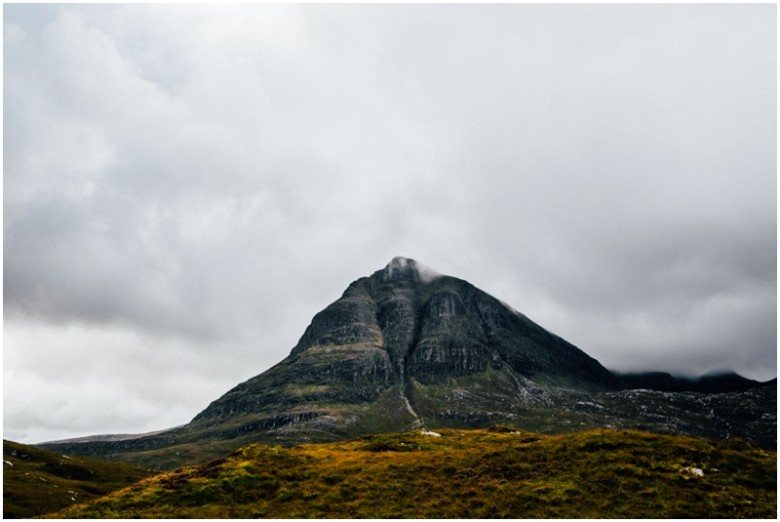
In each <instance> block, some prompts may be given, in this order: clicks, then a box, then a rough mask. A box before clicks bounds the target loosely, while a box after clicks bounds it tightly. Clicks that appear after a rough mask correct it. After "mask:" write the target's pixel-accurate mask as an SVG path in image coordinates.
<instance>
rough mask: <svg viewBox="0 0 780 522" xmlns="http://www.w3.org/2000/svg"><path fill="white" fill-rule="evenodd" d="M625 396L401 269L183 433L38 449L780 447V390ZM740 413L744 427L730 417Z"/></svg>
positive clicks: (579, 361)
mask: <svg viewBox="0 0 780 522" xmlns="http://www.w3.org/2000/svg"><path fill="white" fill-rule="evenodd" d="M627 387H628V386H627V385H626V384H625V383H624V382H623V381H621V380H620V379H619V378H618V377H616V376H615V375H614V374H613V373H612V372H610V371H609V370H608V369H606V368H605V367H604V366H602V365H601V364H600V363H599V362H598V361H597V360H595V359H594V358H592V357H591V356H589V355H588V354H586V353H585V352H583V351H582V350H581V349H579V348H577V347H576V346H574V345H573V344H571V343H569V342H568V341H566V340H564V339H562V338H561V337H559V336H557V335H555V334H553V333H551V332H549V331H547V330H546V329H544V328H543V327H541V326H540V325H538V324H536V323H535V322H533V321H532V320H531V319H529V318H528V317H527V316H525V315H524V314H522V313H520V312H518V311H516V310H514V309H513V308H512V307H511V306H508V305H506V304H504V303H502V302H501V301H499V300H498V299H496V298H494V297H493V296H490V295H489V294H487V293H485V292H483V291H482V290H479V289H478V288H476V287H475V286H474V285H472V284H471V283H469V282H467V281H464V280H462V279H458V278H455V277H452V276H446V275H443V274H440V273H438V272H436V271H434V270H432V269H430V268H427V267H425V266H424V265H422V264H421V263H418V262H417V261H415V260H413V259H409V258H403V257H396V258H394V259H393V260H391V261H390V262H389V263H388V264H387V265H386V266H385V267H384V268H382V269H380V270H377V271H375V272H374V273H373V274H371V275H369V276H365V277H361V278H359V279H357V280H355V281H353V282H352V283H351V284H349V285H348V286H347V288H346V289H345V290H344V292H343V293H342V295H341V297H339V298H338V299H336V300H335V301H334V302H332V303H331V304H329V305H328V306H326V307H325V308H324V309H323V310H321V311H320V312H318V313H317V314H315V316H314V317H313V318H312V320H311V323H310V324H309V326H308V327H307V328H306V330H305V331H304V333H303V334H302V336H301V337H300V339H299V341H298V342H297V343H296V345H295V346H294V347H293V348H292V350H291V351H290V354H289V355H288V356H287V357H285V358H284V359H283V360H282V361H280V362H279V363H277V364H276V365H274V366H272V367H271V368H269V369H268V370H266V371H264V372H262V373H261V374H259V375H256V376H254V377H252V378H250V379H248V380H246V381H244V382H242V383H240V384H238V385H236V386H234V387H233V388H231V389H230V390H228V391H227V392H226V393H225V394H223V395H222V396H221V397H219V398H217V399H216V400H214V401H212V402H211V403H210V404H209V405H207V407H206V408H204V409H203V410H202V411H201V412H200V413H198V414H197V415H196V416H195V417H194V418H193V419H192V421H191V422H189V423H188V424H186V425H184V426H181V427H178V428H173V429H170V430H164V431H163V432H161V433H158V434H153V435H148V436H141V437H137V438H128V439H125V440H95V441H91V442H82V443H68V442H65V443H59V444H57V443H48V444H43V445H42V446H43V447H51V448H59V449H62V450H63V451H75V452H76V453H79V452H81V453H84V454H88V455H91V456H97V457H101V458H120V459H127V460H133V461H138V462H142V463H144V464H146V465H150V466H157V467H172V466H176V465H181V464H182V463H190V462H198V461H202V460H204V459H206V458H213V457H217V456H219V455H221V454H223V453H225V452H229V451H232V450H234V449H236V448H237V447H239V446H241V445H242V444H246V443H249V442H273V443H281V444H299V443H303V442H315V441H323V442H324V441H336V440H343V439H346V438H349V437H354V436H359V435H363V434H367V433H381V432H385V433H387V432H399V431H406V430H409V429H417V428H420V427H422V428H437V427H442V428H483V427H486V426H489V425H493V424H507V425H512V426H517V427H522V428H524V429H534V430H538V431H541V432H546V433H557V432H564V431H573V430H576V429H585V428H588V427H593V428H600V427H605V426H618V427H626V428H639V429H649V430H651V431H658V432H662V433H668V432H674V431H675V430H678V431H681V432H685V433H689V434H694V435H698V436H711V437H714V438H728V437H731V436H743V437H745V438H747V439H748V440H754V441H756V442H757V443H759V444H761V445H767V444H770V442H769V441H774V440H776V420H773V419H776V416H775V410H776V408H772V404H775V405H776V386H775V387H771V389H769V391H766V390H764V391H757V392H754V391H753V390H747V391H743V392H740V393H736V392H735V393H725V394H723V396H722V397H718V398H707V400H706V401H703V400H699V399H697V398H696V397H695V396H692V395H690V394H689V392H679V394H677V395H674V394H672V395H668V394H666V392H661V391H651V390H650V391H648V390H626V388H627ZM772 392H774V393H772ZM691 393H692V392H691ZM686 394H687V395H686ZM735 405H743V406H744V407H743V408H742V409H744V410H746V411H749V412H750V413H749V415H748V417H747V418H742V417H739V418H738V417H735V415H736V414H735V412H734V408H735ZM681 408H682V409H681ZM738 409H739V408H738ZM682 416H684V417H685V418H683V417H682ZM772 422H774V423H775V424H774V427H773V425H772Z"/></svg>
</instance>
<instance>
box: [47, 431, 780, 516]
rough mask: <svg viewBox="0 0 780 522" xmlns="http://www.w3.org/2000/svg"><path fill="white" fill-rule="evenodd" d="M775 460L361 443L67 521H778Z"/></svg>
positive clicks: (176, 484) (424, 438)
mask: <svg viewBox="0 0 780 522" xmlns="http://www.w3.org/2000/svg"><path fill="white" fill-rule="evenodd" d="M776 476H777V454H776V453H774V452H766V451H762V450H758V449H756V448H753V447H751V446H750V445H748V444H746V443H744V442H742V443H739V442H732V441H727V442H720V443H714V442H711V441H707V440H703V439H692V438H688V437H679V436H675V437H672V436H665V435H651V434H647V433H639V432H632V431H615V430H598V431H589V432H583V433H577V434H568V435H559V436H544V435H537V434H533V433H529V432H519V431H514V430H511V429H506V428H504V429H492V430H475V431H455V430H441V431H439V432H423V431H419V430H418V431H415V432H407V433H400V434H387V435H365V436H362V437H359V438H357V439H355V440H352V441H348V442H338V443H327V444H312V445H303V446H299V447H296V448H292V449H285V448H281V447H278V446H268V445H263V444H254V445H249V446H246V447H244V448H241V449H240V450H238V451H237V452H235V453H233V454H232V455H229V456H227V457H225V458H221V459H218V460H216V461H213V462H210V463H208V464H203V465H201V466H195V467H187V468H182V469H179V470H177V471H175V472H171V473H163V474H161V475H158V476H155V477H152V478H150V479H147V480H145V481H143V482H141V483H139V484H137V485H134V486H132V487H129V488H126V489H124V490H122V491H118V492H116V493H114V494H111V495H108V496H107V497H104V498H102V499H99V500H97V501H95V502H93V503H91V504H89V505H84V506H75V507H73V508H70V509H68V510H66V511H63V512H61V513H58V514H56V515H54V516H56V517H63V518H76V517H81V518H108V517H112V518H116V517H119V518H140V517H145V518H162V517H174V518H182V517H193V518H195V517H197V518H342V519H344V518H364V519H372V518H398V517H402V518H417V519H421V518H439V519H441V518H716V517H724V518H742V517H744V518H775V517H776V515H777V507H776V506H777V480H776Z"/></svg>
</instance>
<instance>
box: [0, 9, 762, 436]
mask: <svg viewBox="0 0 780 522" xmlns="http://www.w3.org/2000/svg"><path fill="white" fill-rule="evenodd" d="M775 9H776V7H775V6H774V5H772V4H763V5H596V6H593V5H590V6H588V5H543V4H542V5H427V6H421V5H389V6H379V5H344V6H338V7H336V6H326V5H275V6H274V5H240V6H233V7H225V6H221V5H209V6H199V7H192V6H181V5H177V6H162V5H61V6H58V5H13V4H6V5H5V6H4V24H3V38H4V100H3V102H4V116H3V118H4V119H3V124H4V141H3V143H4V158H3V165H4V195H3V203H4V209H3V217H4V222H3V232H4V238H3V245H4V265H3V276H4V293H3V301H4V314H3V315H4V332H3V340H4V349H3V391H4V399H3V403H4V413H3V420H4V433H3V436H4V438H9V439H12V440H18V441H21V442H40V441H43V440H51V439H57V438H64V437H73V436H80V435H88V434H96V433H128V432H130V433H132V432H144V431H150V430H155V429H162V428H167V427H171V426H174V425H178V424H183V423H185V422H188V421H189V420H190V419H191V418H192V417H193V416H195V415H196V414H197V413H198V412H199V411H201V410H202V409H203V408H205V407H206V406H207V405H208V404H209V402H211V401H212V400H214V399H216V398H218V397H219V396H220V395H221V394H223V393H224V392H226V391H227V390H228V389H229V388H231V387H232V386H234V385H235V384H238V383H239V382H241V381H243V380H246V379H248V378H250V377H252V376H254V375H256V374H258V373H261V372H262V371H264V370H266V369H267V368H269V367H270V366H271V365H273V364H275V363H277V362H279V361H280V360H282V359H283V358H284V357H285V356H287V354H288V353H289V351H290V349H291V348H292V347H293V346H294V345H295V344H296V342H297V341H298V338H299V337H300V336H301V335H302V334H303V331H304V329H305V328H306V326H307V325H308V323H309V321H310V319H311V318H312V316H313V315H314V314H315V313H316V312H317V311H319V310H321V309H323V308H324V307H325V306H327V305H328V304H329V303H331V302H333V301H334V300H336V299H337V298H338V297H339V296H340V295H341V293H342V292H343V290H344V289H345V288H346V287H347V286H348V284H349V283H350V282H352V281H353V280H355V279H357V278H359V277H362V276H365V275H369V274H371V273H372V272H373V271H375V270H378V269H380V268H382V267H383V266H384V265H386V264H387V263H388V262H389V261H390V259H391V258H392V257H393V256H396V255H403V256H407V257H411V258H415V259H417V260H418V261H420V262H422V263H423V264H425V265H428V266H430V267H432V268H433V269H435V270H437V271H439V272H442V273H445V274H450V275H454V276H457V277H460V278H463V279H466V280H468V281H470V282H471V283H473V284H474V285H476V286H477V287H479V288H481V289H483V290H485V291H487V292H488V293H490V294H492V295H494V296H495V297H497V298H499V299H501V300H503V301H505V302H507V303H509V304H510V305H511V306H513V307H514V308H516V309H518V310H520V311H522V312H523V313H525V314H526V315H528V316H529V317H530V318H531V319H533V320H534V321H536V322H537V323H539V324H541V325H542V326H544V327H545V328H547V329H548V330H551V331H553V332H555V333H557V334H559V335H561V336H562V337H564V338H566V339H567V340H569V341H570V342H572V343H574V344H575V345H577V346H579V347H580V348H582V349H583V350H584V351H585V352H587V353H588V354H590V355H592V356H593V357H595V358H596V359H598V360H599V361H600V362H601V363H602V364H604V365H605V366H607V367H608V368H610V369H615V370H665V371H672V372H679V373H688V374H700V373H703V372H708V371H713V370H719V369H734V370H736V371H738V372H740V373H742V374H743V375H745V376H747V377H751V378H755V379H759V380H766V379H770V378H773V377H775V376H776V368H777V361H776V359H777V357H776V345H777V297H776V296H777V294H776V291H777V272H776V267H777V254H776V252H777V248H776V247H777V244H776V241H777V235H776V225H777V211H776V203H777V199H776V198H777V187H776V139H777V135H776V108H777V105H776V92H777V90H776V63H777V61H776V43H775V42H776V25H775V24H776V13H775Z"/></svg>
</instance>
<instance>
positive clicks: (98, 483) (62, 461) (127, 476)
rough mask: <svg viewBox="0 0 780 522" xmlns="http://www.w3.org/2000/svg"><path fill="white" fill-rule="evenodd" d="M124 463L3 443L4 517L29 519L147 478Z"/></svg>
mask: <svg viewBox="0 0 780 522" xmlns="http://www.w3.org/2000/svg"><path fill="white" fill-rule="evenodd" d="M151 474H152V472H151V471H150V470H148V469H145V468H141V467H139V466H133V465H131V464H126V463H123V462H103V461H98V460H94V459H88V458H83V457H73V456H67V455H60V454H59V453H54V452H52V451H46V450H42V449H40V448H35V447H32V446H27V445H25V444H19V443H17V442H11V441H7V440H4V441H3V518H30V517H34V516H38V515H43V514H45V513H50V512H52V511H57V510H60V509H62V508H65V507H68V506H72V505H74V504H79V503H82V502H86V501H88V500H92V499H94V498H97V497H100V496H102V495H105V494H106V493H109V492H111V491H114V490H116V489H119V488H123V487H125V486H127V485H129V484H132V483H134V482H137V481H139V480H141V479H142V478H145V477H148V476H149V475H151Z"/></svg>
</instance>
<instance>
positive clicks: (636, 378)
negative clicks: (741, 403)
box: [615, 371, 777, 393]
mask: <svg viewBox="0 0 780 522" xmlns="http://www.w3.org/2000/svg"><path fill="white" fill-rule="evenodd" d="M615 376H616V377H617V378H618V379H619V380H620V381H621V382H622V383H623V384H624V385H625V387H626V388H627V389H640V388H643V389H648V390H657V391H669V392H677V391H692V392H700V393H727V392H740V391H746V390H749V389H751V388H755V387H757V386H775V387H776V386H777V379H773V380H771V381H767V382H759V381H755V380H752V379H747V378H745V377H742V376H741V375H739V374H738V373H736V372H732V371H725V372H718V373H711V374H707V375H702V376H700V377H686V376H676V377H675V376H673V375H672V374H670V373H666V372H633V373H617V372H615Z"/></svg>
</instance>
